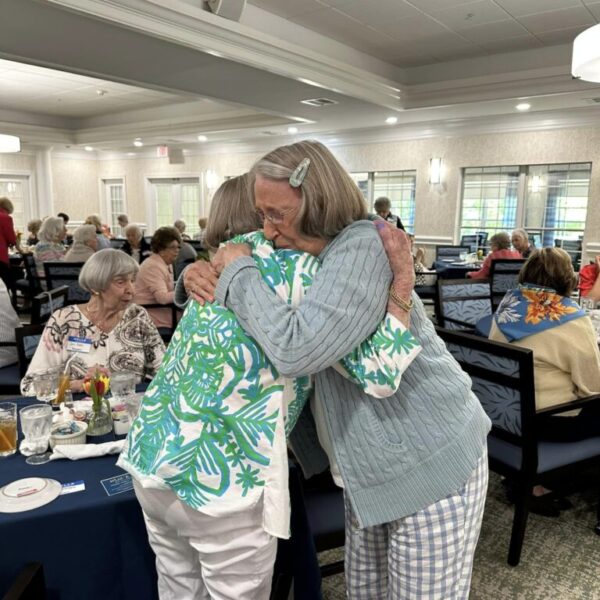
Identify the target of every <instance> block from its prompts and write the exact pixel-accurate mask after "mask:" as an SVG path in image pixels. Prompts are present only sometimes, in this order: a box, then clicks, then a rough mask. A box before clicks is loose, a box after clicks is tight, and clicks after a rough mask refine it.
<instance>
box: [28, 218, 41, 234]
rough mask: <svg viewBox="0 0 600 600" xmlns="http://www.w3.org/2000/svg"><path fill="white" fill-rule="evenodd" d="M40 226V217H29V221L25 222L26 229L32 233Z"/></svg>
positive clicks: (35, 232) (36, 231)
mask: <svg viewBox="0 0 600 600" xmlns="http://www.w3.org/2000/svg"><path fill="white" fill-rule="evenodd" d="M41 226H42V220H41V219H31V221H29V222H28V223H27V231H29V232H31V233H33V234H34V235H37V233H38V231H39V230H40V227H41Z"/></svg>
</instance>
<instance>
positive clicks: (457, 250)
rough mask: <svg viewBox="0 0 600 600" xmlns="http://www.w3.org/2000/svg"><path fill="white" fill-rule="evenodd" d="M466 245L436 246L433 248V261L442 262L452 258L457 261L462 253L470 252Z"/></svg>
mask: <svg viewBox="0 0 600 600" xmlns="http://www.w3.org/2000/svg"><path fill="white" fill-rule="evenodd" d="M470 251H471V250H470V247H469V246H468V245H464V246H436V247H435V260H442V259H444V258H452V259H454V260H458V259H459V257H460V255H461V254H462V253H463V252H470Z"/></svg>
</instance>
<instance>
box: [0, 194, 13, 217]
mask: <svg viewBox="0 0 600 600" xmlns="http://www.w3.org/2000/svg"><path fill="white" fill-rule="evenodd" d="M0 208H2V209H3V210H5V211H6V212H7V213H8V214H9V215H12V214H13V211H14V210H15V207H14V206H13V203H12V202H11V201H10V200H9V199H8V198H7V197H6V196H3V197H2V198H0Z"/></svg>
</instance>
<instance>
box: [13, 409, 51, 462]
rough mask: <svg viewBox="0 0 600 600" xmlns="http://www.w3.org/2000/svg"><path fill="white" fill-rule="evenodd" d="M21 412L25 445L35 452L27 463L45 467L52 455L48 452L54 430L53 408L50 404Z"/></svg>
mask: <svg viewBox="0 0 600 600" xmlns="http://www.w3.org/2000/svg"><path fill="white" fill-rule="evenodd" d="M19 412H20V415H21V429H22V430H23V435H24V436H25V443H26V445H27V446H28V447H29V448H30V449H31V450H32V451H33V452H35V454H34V455H33V456H30V457H29V458H27V459H26V460H25V462H26V463H27V464H28V465H43V464H44V463H47V462H48V461H49V460H50V458H49V457H50V453H49V452H46V450H47V449H48V441H49V440H50V430H51V429H52V407H51V406H50V405H49V404H34V405H33V406H27V407H25V408H22V409H21V410H20V411H19Z"/></svg>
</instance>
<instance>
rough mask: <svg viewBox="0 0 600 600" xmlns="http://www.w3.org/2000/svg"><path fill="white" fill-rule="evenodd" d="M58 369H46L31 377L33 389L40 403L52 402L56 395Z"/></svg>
mask: <svg viewBox="0 0 600 600" xmlns="http://www.w3.org/2000/svg"><path fill="white" fill-rule="evenodd" d="M59 379H60V369H48V370H46V371H41V372H40V373H35V374H34V376H33V389H34V390H35V395H36V397H37V399H38V400H39V401H40V402H52V401H54V399H55V398H56V394H57V393H58V384H59Z"/></svg>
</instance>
